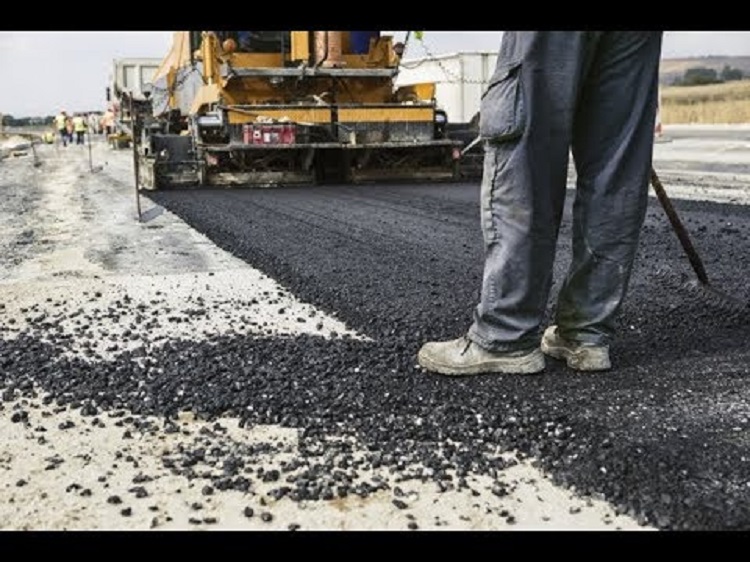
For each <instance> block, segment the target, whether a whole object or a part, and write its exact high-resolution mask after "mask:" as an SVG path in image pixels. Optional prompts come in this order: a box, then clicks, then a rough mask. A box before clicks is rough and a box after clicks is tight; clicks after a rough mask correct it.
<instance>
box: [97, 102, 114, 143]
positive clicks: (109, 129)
mask: <svg viewBox="0 0 750 562" xmlns="http://www.w3.org/2000/svg"><path fill="white" fill-rule="evenodd" d="M100 123H101V126H102V129H103V132H104V134H105V135H107V136H108V137H109V135H111V134H112V133H114V132H115V113H114V111H112V109H110V108H107V111H105V112H104V115H102V118H101V121H100Z"/></svg>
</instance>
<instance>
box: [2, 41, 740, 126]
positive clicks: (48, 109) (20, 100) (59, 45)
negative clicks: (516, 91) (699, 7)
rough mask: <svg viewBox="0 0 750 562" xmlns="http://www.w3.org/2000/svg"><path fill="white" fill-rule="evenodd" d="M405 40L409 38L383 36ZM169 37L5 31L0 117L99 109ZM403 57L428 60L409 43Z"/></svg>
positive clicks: (680, 51)
mask: <svg viewBox="0 0 750 562" xmlns="http://www.w3.org/2000/svg"><path fill="white" fill-rule="evenodd" d="M384 33H388V34H391V35H393V36H394V40H396V41H398V40H403V39H404V37H405V32H403V31H389V32H384ZM501 37H502V31H496V32H493V31H425V32H424V36H423V41H424V46H425V47H426V48H427V49H428V50H429V53H431V54H433V55H440V54H447V53H455V52H465V51H490V52H496V51H497V48H498V46H499V45H500V38H501ZM171 40H172V32H171V31H0V77H2V82H1V84H0V113H4V114H6V115H12V116H13V117H16V118H18V117H36V116H46V115H54V114H55V113H57V112H58V111H59V110H60V109H66V110H67V111H68V112H74V111H96V110H98V111H102V110H104V108H105V106H106V100H105V88H106V87H107V83H108V81H109V77H110V75H111V69H112V65H113V60H114V59H116V58H140V57H146V58H162V57H163V56H164V55H166V54H167V52H168V51H169V47H170V45H171ZM711 55H716V56H750V31H667V32H665V34H664V42H663V48H662V58H670V59H671V58H685V57H703V56H711ZM404 56H405V58H419V57H423V56H425V51H424V50H423V49H421V48H420V46H419V45H418V44H412V43H410V48H409V49H407V51H406V53H405V55H404Z"/></svg>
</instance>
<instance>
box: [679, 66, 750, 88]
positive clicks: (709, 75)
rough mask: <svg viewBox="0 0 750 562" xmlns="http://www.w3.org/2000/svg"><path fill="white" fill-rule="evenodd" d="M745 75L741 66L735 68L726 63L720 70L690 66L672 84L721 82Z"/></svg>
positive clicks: (687, 84)
mask: <svg viewBox="0 0 750 562" xmlns="http://www.w3.org/2000/svg"><path fill="white" fill-rule="evenodd" d="M744 77H745V76H744V74H743V72H742V70H740V69H739V68H733V67H731V66H729V65H728V64H725V65H724V68H722V69H721V70H720V71H718V72H717V71H716V69H715V68H707V67H705V66H695V67H693V68H688V69H687V70H686V71H685V73H684V74H683V75H682V77H679V78H676V79H675V80H674V81H673V82H672V85H673V86H699V85H704V84H721V83H723V82H731V81H733V80H742V79H744Z"/></svg>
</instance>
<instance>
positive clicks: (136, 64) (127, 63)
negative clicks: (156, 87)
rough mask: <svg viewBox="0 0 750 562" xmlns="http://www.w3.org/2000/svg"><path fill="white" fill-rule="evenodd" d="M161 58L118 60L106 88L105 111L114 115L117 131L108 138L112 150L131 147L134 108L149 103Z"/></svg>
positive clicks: (114, 62)
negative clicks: (113, 148)
mask: <svg viewBox="0 0 750 562" xmlns="http://www.w3.org/2000/svg"><path fill="white" fill-rule="evenodd" d="M161 62H162V60H161V59H160V58H143V57H141V58H117V59H114V60H113V62H112V70H111V73H110V75H109V77H108V83H107V86H106V89H105V100H106V108H107V109H108V110H110V111H112V113H113V114H114V128H115V130H114V131H113V132H112V134H111V135H110V138H109V139H108V140H109V141H110V143H111V144H112V145H113V147H115V148H118V147H125V146H129V145H130V142H131V141H132V127H133V116H132V115H131V112H132V111H133V107H134V105H135V106H136V107H142V106H143V105H144V104H148V98H149V96H150V93H151V89H152V87H153V77H154V74H155V73H156V71H157V70H158V69H159V65H160V64H161Z"/></svg>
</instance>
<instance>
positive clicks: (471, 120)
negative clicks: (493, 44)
mask: <svg viewBox="0 0 750 562" xmlns="http://www.w3.org/2000/svg"><path fill="white" fill-rule="evenodd" d="M496 62H497V52H496V51H460V52H455V53H449V54H444V55H430V56H426V57H421V58H413V59H404V60H403V61H402V64H401V68H400V71H399V74H398V78H397V79H396V84H397V85H399V86H408V85H411V84H418V83H421V82H425V81H428V82H431V83H433V84H435V99H436V102H437V103H438V105H439V106H440V107H441V108H442V109H443V111H445V113H446V121H447V125H446V134H447V135H448V136H450V137H451V138H453V139H455V140H459V141H461V143H462V148H461V162H462V164H461V170H460V171H461V178H462V179H466V180H475V179H477V178H479V177H481V174H482V163H483V158H484V153H483V148H482V144H481V143H479V142H478V136H479V106H480V102H481V99H482V94H483V93H484V91H485V90H486V89H487V87H488V85H489V82H490V79H491V78H492V74H493V72H494V71H495V64H496Z"/></svg>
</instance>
